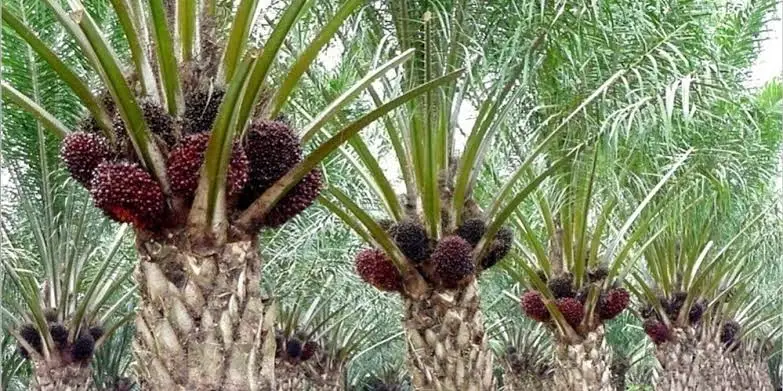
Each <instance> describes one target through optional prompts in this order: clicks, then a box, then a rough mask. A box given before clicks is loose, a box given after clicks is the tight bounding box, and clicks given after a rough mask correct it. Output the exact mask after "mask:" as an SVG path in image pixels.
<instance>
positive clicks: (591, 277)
mask: <svg viewBox="0 0 783 391" xmlns="http://www.w3.org/2000/svg"><path fill="white" fill-rule="evenodd" d="M607 276H609V269H607V268H606V266H598V267H596V268H595V269H593V270H590V271H588V272H587V279H588V281H590V282H600V281H603V280H604V279H605V278H606V277H607Z"/></svg>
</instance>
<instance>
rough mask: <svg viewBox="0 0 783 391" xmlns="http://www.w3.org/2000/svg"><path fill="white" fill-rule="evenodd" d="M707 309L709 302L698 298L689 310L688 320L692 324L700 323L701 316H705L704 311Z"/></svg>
mask: <svg viewBox="0 0 783 391" xmlns="http://www.w3.org/2000/svg"><path fill="white" fill-rule="evenodd" d="M706 310H707V303H705V302H704V300H697V301H696V302H695V303H693V305H692V306H691V309H690V311H688V322H690V323H691V324H695V323H699V321H700V320H701V317H702V316H704V311H706Z"/></svg>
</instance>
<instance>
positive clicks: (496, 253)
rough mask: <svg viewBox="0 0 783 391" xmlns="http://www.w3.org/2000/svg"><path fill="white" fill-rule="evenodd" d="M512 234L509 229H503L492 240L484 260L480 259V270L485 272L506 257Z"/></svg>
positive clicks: (509, 249) (511, 241)
mask: <svg viewBox="0 0 783 391" xmlns="http://www.w3.org/2000/svg"><path fill="white" fill-rule="evenodd" d="M513 236H514V234H513V232H511V230H510V229H508V228H506V227H503V228H501V229H500V230H499V231H498V233H497V234H495V238H494V239H492V243H491V244H490V245H489V251H488V252H487V255H485V256H484V258H482V259H481V268H482V269H484V270H486V269H489V268H491V267H492V266H495V265H496V264H497V263H498V262H500V260H502V259H503V258H505V257H506V255H508V252H509V251H511V245H512V244H513V239H514V237H513Z"/></svg>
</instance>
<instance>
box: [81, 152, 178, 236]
mask: <svg viewBox="0 0 783 391" xmlns="http://www.w3.org/2000/svg"><path fill="white" fill-rule="evenodd" d="M90 193H91V194H92V198H93V201H94V202H95V206H97V207H98V208H99V209H101V210H102V211H103V212H104V213H105V214H106V215H107V216H108V217H109V218H111V219H113V220H115V221H119V222H121V223H131V224H133V225H134V226H135V227H136V228H139V229H148V228H153V227H155V226H156V225H157V224H158V223H159V222H160V220H161V218H162V216H163V212H164V208H165V199H164V196H163V191H161V189H160V185H159V184H158V182H157V181H155V179H153V178H152V176H151V175H150V174H149V173H148V172H147V171H144V170H143V169H142V168H141V167H140V166H139V165H137V164H135V163H127V162H119V163H111V162H104V163H101V164H100V165H99V166H98V167H97V168H96V169H95V172H94V177H93V178H92V183H91V186H90Z"/></svg>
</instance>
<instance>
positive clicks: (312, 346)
mask: <svg viewBox="0 0 783 391" xmlns="http://www.w3.org/2000/svg"><path fill="white" fill-rule="evenodd" d="M317 351H318V343H317V342H315V341H307V342H306V343H305V344H304V346H302V361H307V360H309V359H311V358H312V357H313V356H314V355H315V352H317Z"/></svg>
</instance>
